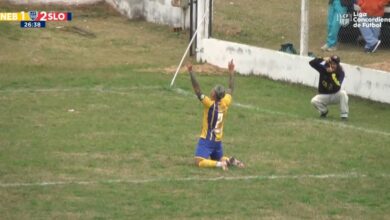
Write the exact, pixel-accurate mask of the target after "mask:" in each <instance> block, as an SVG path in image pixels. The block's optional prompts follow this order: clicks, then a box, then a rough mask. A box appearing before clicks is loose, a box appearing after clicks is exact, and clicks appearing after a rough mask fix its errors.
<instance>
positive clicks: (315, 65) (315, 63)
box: [309, 57, 329, 72]
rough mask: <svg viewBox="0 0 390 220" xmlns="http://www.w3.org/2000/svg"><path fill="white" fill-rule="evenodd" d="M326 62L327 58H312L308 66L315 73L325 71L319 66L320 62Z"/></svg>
mask: <svg viewBox="0 0 390 220" xmlns="http://www.w3.org/2000/svg"><path fill="white" fill-rule="evenodd" d="M324 61H325V62H328V61H329V58H328V57H325V58H321V57H316V58H314V59H313V60H311V61H310V62H309V64H310V66H311V67H313V68H314V69H315V70H317V71H319V72H320V71H322V70H324V69H325V67H324V66H323V65H322V64H321V63H322V62H324Z"/></svg>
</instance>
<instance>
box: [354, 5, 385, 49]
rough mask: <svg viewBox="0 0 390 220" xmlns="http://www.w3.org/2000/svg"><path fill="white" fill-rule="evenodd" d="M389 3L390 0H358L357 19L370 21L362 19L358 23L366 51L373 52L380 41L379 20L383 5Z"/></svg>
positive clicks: (383, 8)
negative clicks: (358, 12)
mask: <svg viewBox="0 0 390 220" xmlns="http://www.w3.org/2000/svg"><path fill="white" fill-rule="evenodd" d="M389 3H390V0H359V1H358V5H359V7H360V14H359V19H370V21H363V22H361V23H360V25H359V30H360V33H361V34H362V36H363V38H364V41H365V46H364V51H365V52H366V53H374V52H375V51H376V50H377V49H378V47H379V45H380V44H381V41H380V40H379V36H380V33H381V26H382V24H381V21H380V20H379V19H380V18H381V17H383V15H384V13H385V6H386V5H387V4H389Z"/></svg>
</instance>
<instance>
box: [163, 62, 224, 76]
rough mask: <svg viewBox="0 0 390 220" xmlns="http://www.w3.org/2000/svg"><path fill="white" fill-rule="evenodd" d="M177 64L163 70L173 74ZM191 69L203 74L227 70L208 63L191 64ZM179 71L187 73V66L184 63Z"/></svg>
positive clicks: (217, 73) (221, 73) (220, 73)
mask: <svg viewBox="0 0 390 220" xmlns="http://www.w3.org/2000/svg"><path fill="white" fill-rule="evenodd" d="M176 69H177V66H172V67H167V68H164V70H163V71H164V72H165V73H167V74H175V72H176ZM192 70H193V71H194V72H195V73H196V74H204V75H225V74H227V72H228V70H227V69H224V68H220V67H217V66H213V65H211V64H208V63H203V64H192ZM179 73H187V67H186V66H185V64H184V65H183V66H182V67H181V68H180V70H179Z"/></svg>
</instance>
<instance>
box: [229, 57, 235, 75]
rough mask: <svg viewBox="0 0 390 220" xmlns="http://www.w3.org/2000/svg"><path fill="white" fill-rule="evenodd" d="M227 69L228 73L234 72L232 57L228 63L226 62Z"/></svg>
mask: <svg viewBox="0 0 390 220" xmlns="http://www.w3.org/2000/svg"><path fill="white" fill-rule="evenodd" d="M228 69H229V72H230V74H232V73H234V63H233V59H232V60H231V61H230V62H229V64H228Z"/></svg>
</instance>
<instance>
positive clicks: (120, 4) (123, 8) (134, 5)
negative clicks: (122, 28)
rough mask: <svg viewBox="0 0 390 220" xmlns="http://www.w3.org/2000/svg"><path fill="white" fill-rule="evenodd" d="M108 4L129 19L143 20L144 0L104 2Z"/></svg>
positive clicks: (112, 0)
mask: <svg viewBox="0 0 390 220" xmlns="http://www.w3.org/2000/svg"><path fill="white" fill-rule="evenodd" d="M106 2H107V3H108V4H110V5H111V6H113V7H114V8H115V9H117V10H118V11H119V12H120V13H121V14H123V15H125V16H126V17H128V18H130V19H139V18H144V17H145V16H144V0H106Z"/></svg>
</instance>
